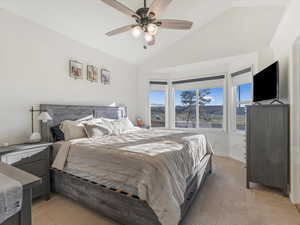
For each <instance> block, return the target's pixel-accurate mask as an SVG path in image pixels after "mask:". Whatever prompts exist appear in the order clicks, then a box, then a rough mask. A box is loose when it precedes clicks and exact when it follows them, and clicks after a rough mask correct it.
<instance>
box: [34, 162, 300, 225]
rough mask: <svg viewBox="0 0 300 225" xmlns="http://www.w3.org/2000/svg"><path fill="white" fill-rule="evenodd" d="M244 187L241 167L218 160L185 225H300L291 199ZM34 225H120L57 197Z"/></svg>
mask: <svg viewBox="0 0 300 225" xmlns="http://www.w3.org/2000/svg"><path fill="white" fill-rule="evenodd" d="M245 185H246V181H245V169H244V165H243V164H242V163H239V162H236V161H234V160H231V159H227V158H220V157H215V159H214V170H213V174H212V175H211V176H209V177H208V180H207V183H206V184H205V186H204V187H203V189H202V190H201V192H200V193H199V195H198V197H197V199H196V200H195V202H194V204H193V206H192V208H191V210H190V211H189V214H188V216H187V218H186V220H185V222H184V225H300V214H299V212H298V211H297V209H296V207H295V206H294V205H292V204H291V203H290V202H289V199H288V198H285V197H283V196H282V195H280V193H278V192H276V191H274V190H270V189H267V188H264V187H261V186H255V187H253V189H251V190H247V189H246V188H245ZM33 225H118V224H117V223H115V222H113V221H112V220H110V219H108V218H106V217H104V216H101V215H99V214H97V213H94V212H93V211H91V210H88V209H85V208H84V207H82V206H80V205H79V204H77V203H75V202H73V201H70V200H68V199H66V198H64V197H61V196H59V195H54V196H52V198H51V200H50V201H48V202H47V201H43V200H39V201H37V202H35V203H34V205H33ZM126 225H129V224H126ZM145 225H146V224H145Z"/></svg>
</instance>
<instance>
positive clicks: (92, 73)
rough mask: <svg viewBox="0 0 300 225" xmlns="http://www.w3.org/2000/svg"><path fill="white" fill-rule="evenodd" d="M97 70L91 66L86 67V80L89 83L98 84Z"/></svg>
mask: <svg viewBox="0 0 300 225" xmlns="http://www.w3.org/2000/svg"><path fill="white" fill-rule="evenodd" d="M98 77H99V69H98V67H96V66H93V65H87V80H89V81H91V82H98Z"/></svg>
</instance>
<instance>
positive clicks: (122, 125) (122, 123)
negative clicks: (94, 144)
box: [102, 118, 134, 135]
mask: <svg viewBox="0 0 300 225" xmlns="http://www.w3.org/2000/svg"><path fill="white" fill-rule="evenodd" d="M102 121H104V123H105V124H106V126H107V127H109V128H110V129H111V130H112V134H115V135H120V134H121V133H124V132H126V131H128V130H131V129H132V128H134V126H133V124H132V122H131V121H130V120H129V119H128V118H122V119H119V120H112V119H107V118H102Z"/></svg>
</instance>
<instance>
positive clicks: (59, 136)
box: [50, 125, 65, 142]
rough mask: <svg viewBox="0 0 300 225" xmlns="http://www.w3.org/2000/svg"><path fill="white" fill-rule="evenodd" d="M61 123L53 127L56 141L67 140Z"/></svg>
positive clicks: (52, 131) (52, 130)
mask: <svg viewBox="0 0 300 225" xmlns="http://www.w3.org/2000/svg"><path fill="white" fill-rule="evenodd" d="M59 126H60V125H57V126H54V127H51V128H50V130H51V133H52V137H53V139H54V141H55V142H57V141H64V140H65V135H64V133H63V132H62V131H61V129H60V128H59Z"/></svg>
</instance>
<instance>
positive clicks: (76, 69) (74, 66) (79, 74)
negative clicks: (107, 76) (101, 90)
mask: <svg viewBox="0 0 300 225" xmlns="http://www.w3.org/2000/svg"><path fill="white" fill-rule="evenodd" d="M70 77H72V78H74V79H81V80H82V79H83V64H82V63H80V62H78V61H74V60H70Z"/></svg>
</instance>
